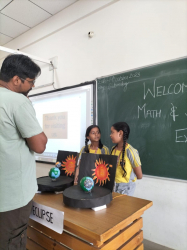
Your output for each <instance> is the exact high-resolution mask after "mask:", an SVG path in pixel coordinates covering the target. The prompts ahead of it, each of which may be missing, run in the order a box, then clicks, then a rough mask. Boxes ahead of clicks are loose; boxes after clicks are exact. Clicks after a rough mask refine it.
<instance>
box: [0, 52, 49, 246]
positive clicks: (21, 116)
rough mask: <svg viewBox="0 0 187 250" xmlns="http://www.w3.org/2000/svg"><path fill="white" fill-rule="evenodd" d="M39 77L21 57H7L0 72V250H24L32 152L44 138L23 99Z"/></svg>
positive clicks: (32, 181) (42, 147)
mask: <svg viewBox="0 0 187 250" xmlns="http://www.w3.org/2000/svg"><path fill="white" fill-rule="evenodd" d="M40 73H41V70H40V68H39V66H38V65H37V64H35V63H34V62H33V61H32V60H31V59H30V58H29V57H27V56H24V55H10V56H8V57H7V58H6V59H5V60H4V62H3V64H2V67H1V71H0V250H7V249H12V250H14V249H15V250H23V249H24V250H25V249H26V240H27V236H26V230H27V223H28V220H29V215H30V212H31V207H32V199H33V197H34V194H35V193H36V191H37V183H36V164H35V158H34V152H36V153H43V151H44V150H45V147H46V143H47V137H46V136H45V134H44V133H43V132H42V128H41V127H40V125H39V123H38V121H37V119H36V114H35V111H34V108H33V106H32V104H31V102H30V100H29V99H28V98H27V95H28V93H29V91H30V90H31V89H32V87H34V83H35V78H36V77H37V76H38V75H39V74H40Z"/></svg>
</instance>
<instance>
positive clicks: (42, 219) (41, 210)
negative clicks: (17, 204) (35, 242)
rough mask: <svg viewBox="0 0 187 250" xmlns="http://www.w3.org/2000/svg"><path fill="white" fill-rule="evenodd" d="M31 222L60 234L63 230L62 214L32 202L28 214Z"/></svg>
mask: <svg viewBox="0 0 187 250" xmlns="http://www.w3.org/2000/svg"><path fill="white" fill-rule="evenodd" d="M30 218H31V219H32V220H35V221H37V222H38V223H40V224H42V225H44V226H46V227H48V228H50V229H52V230H54V231H55V232H57V233H59V234H62V232H63V228H64V212H62V211H59V210H56V209H54V208H51V207H47V206H44V205H41V204H38V203H36V202H34V201H33V206H32V210H31V214H30Z"/></svg>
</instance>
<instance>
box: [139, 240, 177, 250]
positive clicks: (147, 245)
mask: <svg viewBox="0 0 187 250" xmlns="http://www.w3.org/2000/svg"><path fill="white" fill-rule="evenodd" d="M143 243H144V250H174V249H173V248H168V247H164V246H162V245H159V244H156V243H154V242H151V241H148V240H143Z"/></svg>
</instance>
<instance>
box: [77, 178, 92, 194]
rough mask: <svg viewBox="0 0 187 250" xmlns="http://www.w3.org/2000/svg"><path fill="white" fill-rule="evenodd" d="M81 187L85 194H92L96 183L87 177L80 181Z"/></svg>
mask: <svg viewBox="0 0 187 250" xmlns="http://www.w3.org/2000/svg"><path fill="white" fill-rule="evenodd" d="M80 187H81V188H82V190H83V191H85V192H91V190H92V188H93V187H94V181H93V179H92V178H91V177H88V176H85V177H83V178H82V179H81V180H80Z"/></svg>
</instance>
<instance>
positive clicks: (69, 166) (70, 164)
mask: <svg viewBox="0 0 187 250" xmlns="http://www.w3.org/2000/svg"><path fill="white" fill-rule="evenodd" d="M61 166H62V167H63V168H62V170H65V173H67V176H68V175H70V176H71V175H72V173H74V171H75V166H76V156H75V157H74V158H73V155H72V156H70V155H69V156H67V158H66V160H65V161H63V162H62V164H61Z"/></svg>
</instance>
